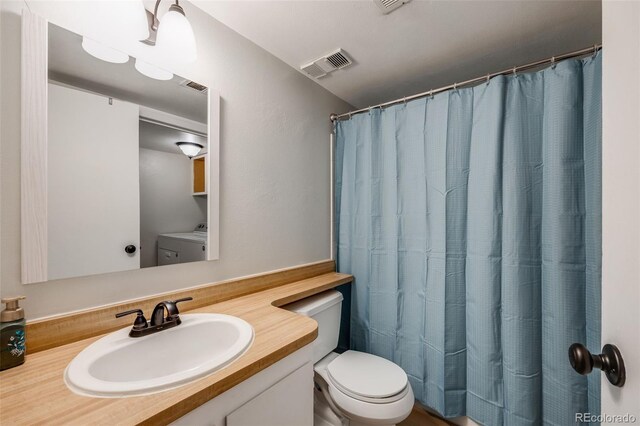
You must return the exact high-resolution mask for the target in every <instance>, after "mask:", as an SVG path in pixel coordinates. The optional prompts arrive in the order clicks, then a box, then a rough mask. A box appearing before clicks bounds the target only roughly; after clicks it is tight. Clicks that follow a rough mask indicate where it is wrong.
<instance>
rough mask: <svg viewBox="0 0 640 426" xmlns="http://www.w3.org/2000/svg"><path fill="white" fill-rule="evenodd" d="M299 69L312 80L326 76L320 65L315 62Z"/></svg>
mask: <svg viewBox="0 0 640 426" xmlns="http://www.w3.org/2000/svg"><path fill="white" fill-rule="evenodd" d="M300 69H301V70H302V71H304V72H306V73H307V74H309V75H310V76H311V77H313V78H320V77H324V76H325V75H327V73H326V72H325V71H324V70H323V69H322V68H320V65H318V64H316V63H315V62H311V63H310V64H307V65H303V66H302V67H301V68H300Z"/></svg>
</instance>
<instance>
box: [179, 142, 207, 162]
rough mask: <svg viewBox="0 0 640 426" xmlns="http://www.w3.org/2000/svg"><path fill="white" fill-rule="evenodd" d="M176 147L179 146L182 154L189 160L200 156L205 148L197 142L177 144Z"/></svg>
mask: <svg viewBox="0 0 640 426" xmlns="http://www.w3.org/2000/svg"><path fill="white" fill-rule="evenodd" d="M176 145H178V148H180V150H181V151H182V153H183V154H184V155H186V156H187V157H189V158H193V157H195V156H196V155H198V153H199V152H200V150H201V149H202V148H203V147H202V145H200V144H199V143H195V142H176Z"/></svg>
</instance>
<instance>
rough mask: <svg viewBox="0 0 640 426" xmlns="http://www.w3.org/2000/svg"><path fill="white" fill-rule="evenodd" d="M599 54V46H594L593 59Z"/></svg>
mask: <svg viewBox="0 0 640 426" xmlns="http://www.w3.org/2000/svg"><path fill="white" fill-rule="evenodd" d="M597 54H598V45H597V44H594V45H593V57H594V58H595V57H596V55H597Z"/></svg>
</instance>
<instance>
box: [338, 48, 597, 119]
mask: <svg viewBox="0 0 640 426" xmlns="http://www.w3.org/2000/svg"><path fill="white" fill-rule="evenodd" d="M600 49H602V44H596V45H594V46H592V47H587V48H585V49H580V50H576V51H573V52H569V53H564V54H562V55H558V56H552V57H550V58H548V59H542V60H539V61H536V62H531V63H529V64H525V65H520V66H517V67H513V68H509V69H506V70H503V71H498V72H494V73H492V74H487V75H485V76H482V77H477V78H472V79H471V80H466V81H462V82H459V83H453V84H450V85H448V86H444V87H440V88H439V89H431V90H429V91H427V92H422V93H418V94H416V95H411V96H406V97H404V98H400V99H396V100H393V101H389V102H384V103H382V104H378V105H374V106H370V107H368V108H361V109H357V110H355V111H349V112H345V113H344V114H331V115H330V116H329V119H330V120H331V121H332V122H334V123H335V122H336V121H338V120H340V119H342V118H345V117H348V118H351V116H353V115H355V114H361V113H363V112H367V111H371V110H372V109H374V108H384V107H388V106H391V105H395V104H400V103H407V102H408V101H412V100H414V99H419V98H424V97H426V96H432V95H435V94H437V93H441V92H446V91H447V90H451V89H457V88H460V87H462V86H468V85H469V84H473V83H479V82H481V81H489V80H490V79H492V78H493V77H496V76H498V75H506V74H515V73H517V72H519V71H524V70H528V69H531V68H537V67H539V66H542V65H546V64H554V63H555V62H556V61H561V60H563V59H569V58H575V57H578V56H584V55H587V54H589V53H593V54H594V55H595V54H596V52H598V50H600Z"/></svg>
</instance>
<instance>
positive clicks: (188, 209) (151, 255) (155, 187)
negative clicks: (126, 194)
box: [140, 128, 207, 268]
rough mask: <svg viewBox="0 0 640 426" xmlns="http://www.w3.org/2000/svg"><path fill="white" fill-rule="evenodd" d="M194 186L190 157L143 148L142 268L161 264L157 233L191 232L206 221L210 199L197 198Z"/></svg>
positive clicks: (141, 155)
mask: <svg viewBox="0 0 640 426" xmlns="http://www.w3.org/2000/svg"><path fill="white" fill-rule="evenodd" d="M143 138H145V135H144V131H143V130H142V128H141V130H140V139H141V140H142V139H143ZM192 189H193V188H192V178H191V160H189V158H188V157H187V156H185V155H183V154H172V153H169V152H163V151H156V150H152V149H144V148H141V149H140V243H141V245H142V249H141V250H140V266H141V267H143V268H146V267H149V266H155V265H157V264H158V256H157V249H158V244H157V243H158V234H166V233H169V232H190V231H192V230H193V228H195V226H196V225H197V224H198V223H200V222H206V221H207V198H206V197H194V196H193V195H191V190H192Z"/></svg>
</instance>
